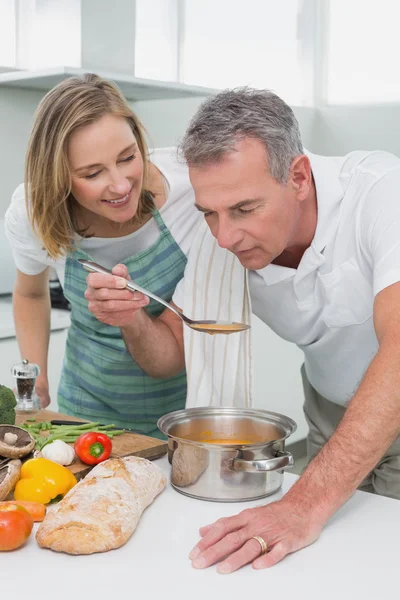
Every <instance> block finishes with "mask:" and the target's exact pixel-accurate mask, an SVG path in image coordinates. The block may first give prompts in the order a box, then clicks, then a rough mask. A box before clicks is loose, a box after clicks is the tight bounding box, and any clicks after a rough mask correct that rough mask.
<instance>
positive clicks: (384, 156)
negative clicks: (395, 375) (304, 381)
mask: <svg viewBox="0 0 400 600" xmlns="http://www.w3.org/2000/svg"><path fill="white" fill-rule="evenodd" d="M308 155H309V158H310V161H311V168H312V172H313V175H314V179H315V184H316V190H317V203H318V222H317V228H316V232H315V236H314V239H313V241H312V243H311V246H310V247H309V248H308V249H307V250H306V252H305V253H304V255H303V257H302V259H301V261H300V264H299V266H298V268H297V269H290V268H287V267H281V266H277V265H273V264H271V265H268V266H267V267H265V268H264V269H261V270H259V271H250V273H249V287H250V295H251V300H252V305H253V312H254V313H255V314H256V315H257V316H258V317H259V318H260V319H261V320H262V321H264V322H265V323H266V324H267V325H268V326H269V327H270V328H271V329H273V330H274V331H275V332H276V333H277V334H278V335H280V336H281V337H282V338H284V339H286V340H288V341H291V342H293V343H295V344H297V346H298V347H299V348H300V349H302V350H303V351H304V356H305V367H306V372H307V376H308V378H309V380H310V382H311V384H312V385H313V386H314V387H315V389H316V390H317V391H318V392H319V393H320V394H322V395H323V396H325V397H326V398H328V399H329V400H331V401H332V402H336V403H338V404H342V405H345V404H347V402H348V401H349V400H350V399H351V397H352V396H353V394H354V393H355V391H356V390H357V388H358V386H359V384H360V381H361V379H362V377H363V375H364V373H365V371H366V369H367V368H368V365H369V364H370V362H371V360H372V359H373V357H374V356H375V354H376V352H377V350H378V341H377V338H376V335H375V330H374V324H373V303H374V297H375V296H376V294H378V293H379V292H380V291H381V290H382V289H384V288H385V287H387V286H389V285H391V284H393V283H395V282H397V281H400V159H398V158H397V157H395V156H393V155H391V154H388V153H385V152H352V153H350V154H348V155H347V156H345V157H341V158H334V157H323V156H316V155H313V154H310V153H308ZM193 258H194V257H193ZM189 260H190V259H189ZM183 293H184V280H182V281H181V282H180V283H179V285H178V287H177V289H176V291H175V294H174V297H173V300H174V302H175V303H176V304H177V305H178V306H181V305H182V300H181V298H182V294H183Z"/></svg>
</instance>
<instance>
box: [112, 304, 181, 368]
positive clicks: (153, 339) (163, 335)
mask: <svg viewBox="0 0 400 600" xmlns="http://www.w3.org/2000/svg"><path fill="white" fill-rule="evenodd" d="M121 332H122V336H123V338H124V341H125V345H126V347H127V349H128V350H129V352H130V354H131V355H132V356H133V358H134V359H135V361H136V362H137V364H138V365H139V366H140V367H141V368H142V369H143V370H144V371H146V373H147V374H148V375H150V376H151V377H157V378H164V377H172V376H173V375H177V374H178V373H180V372H181V371H182V370H183V369H184V368H185V358H184V352H183V345H182V344H181V343H179V341H178V340H177V338H176V336H175V335H174V333H173V331H172V330H171V329H170V327H168V325H167V324H166V323H165V322H164V321H163V320H161V319H160V318H156V319H153V318H152V317H149V315H148V314H147V313H146V312H145V311H144V310H143V309H142V310H140V311H139V312H138V313H137V314H136V316H135V321H134V323H133V324H132V325H131V326H126V327H121Z"/></svg>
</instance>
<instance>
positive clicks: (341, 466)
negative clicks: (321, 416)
mask: <svg viewBox="0 0 400 600" xmlns="http://www.w3.org/2000/svg"><path fill="white" fill-rule="evenodd" d="M398 355H399V352H398V346H397V347H393V348H390V347H389V346H386V347H385V348H382V347H381V349H380V350H379V352H378V354H377V355H376V356H375V358H374V360H373V361H372V363H371V365H370V366H369V368H368V370H367V372H366V374H365V376H364V378H363V381H362V382H361V384H360V387H359V389H358V391H357V393H356V394H355V396H354V397H353V399H352V400H351V402H350V405H349V407H348V409H347V411H346V413H345V415H344V417H343V419H342V421H341V423H340V424H339V426H338V428H337V429H336V431H335V433H334V434H333V435H332V436H331V438H330V440H329V441H328V442H327V444H326V445H325V446H324V447H323V448H322V449H321V451H320V452H319V454H318V455H317V456H316V457H315V458H314V460H313V461H312V462H311V463H310V465H309V466H308V468H307V469H306V471H305V472H304V474H303V475H302V476H301V477H300V479H299V480H298V481H297V483H296V484H295V485H294V486H293V487H292V488H291V490H290V491H289V492H288V494H287V498H288V499H292V500H293V501H295V502H296V503H298V504H299V507H303V508H306V509H308V508H309V509H310V510H311V511H312V512H314V513H315V515H316V518H317V519H318V518H320V519H321V520H322V522H325V521H326V520H328V519H329V517H330V516H331V515H332V514H333V513H334V512H335V511H336V510H337V509H338V508H339V507H340V506H341V505H342V504H344V502H346V501H347V500H348V498H349V497H350V496H351V495H352V494H353V492H354V491H355V490H356V488H357V487H358V486H359V484H360V483H361V482H362V480H363V479H364V478H365V477H366V475H367V474H368V473H369V472H370V471H371V470H372V469H373V468H374V467H375V465H376V464H377V463H378V462H379V460H380V458H381V457H382V456H383V454H384V453H385V451H386V450H387V448H388V447H389V446H390V445H391V443H392V442H393V441H394V440H395V439H396V437H397V436H398V435H399V432H400V371H399V368H398V364H399V360H398Z"/></svg>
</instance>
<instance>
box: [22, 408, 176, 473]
mask: <svg viewBox="0 0 400 600" xmlns="http://www.w3.org/2000/svg"><path fill="white" fill-rule="evenodd" d="M27 419H35V420H36V421H39V422H41V423H42V422H44V421H53V420H56V419H57V420H59V421H60V420H62V421H82V422H84V421H83V420H82V419H77V418H75V417H71V416H70V415H63V414H62V413H58V412H52V411H50V410H39V411H38V412H35V413H18V412H17V418H16V425H20V424H21V423H24V422H25V421H26V420H27ZM88 431H89V430H88ZM70 445H72V444H70ZM167 449H168V445H167V442H165V441H163V440H158V439H156V438H152V437H148V436H146V435H140V434H138V433H129V432H127V433H123V434H121V435H117V436H115V437H114V438H113V440H112V453H111V457H114V458H115V457H118V458H121V457H123V456H141V457H142V458H147V459H149V460H153V459H155V458H160V457H161V456H164V454H166V453H167ZM68 468H69V469H70V470H71V471H72V472H73V473H74V475H75V477H76V478H77V479H78V480H79V479H82V477H84V476H85V475H87V473H89V471H90V469H91V468H92V467H91V466H89V465H85V464H84V463H82V462H81V461H80V460H79V459H78V458H75V461H74V462H73V463H72V465H69V467H68Z"/></svg>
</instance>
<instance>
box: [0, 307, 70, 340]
mask: <svg viewBox="0 0 400 600" xmlns="http://www.w3.org/2000/svg"><path fill="white" fill-rule="evenodd" d="M69 324H70V313H69V311H68V310H61V309H58V308H53V309H52V310H51V324H50V328H51V331H55V330H57V329H66V328H67V327H68V326H69ZM10 337H15V327H14V319H13V313H12V299H11V296H0V339H4V338H10Z"/></svg>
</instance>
